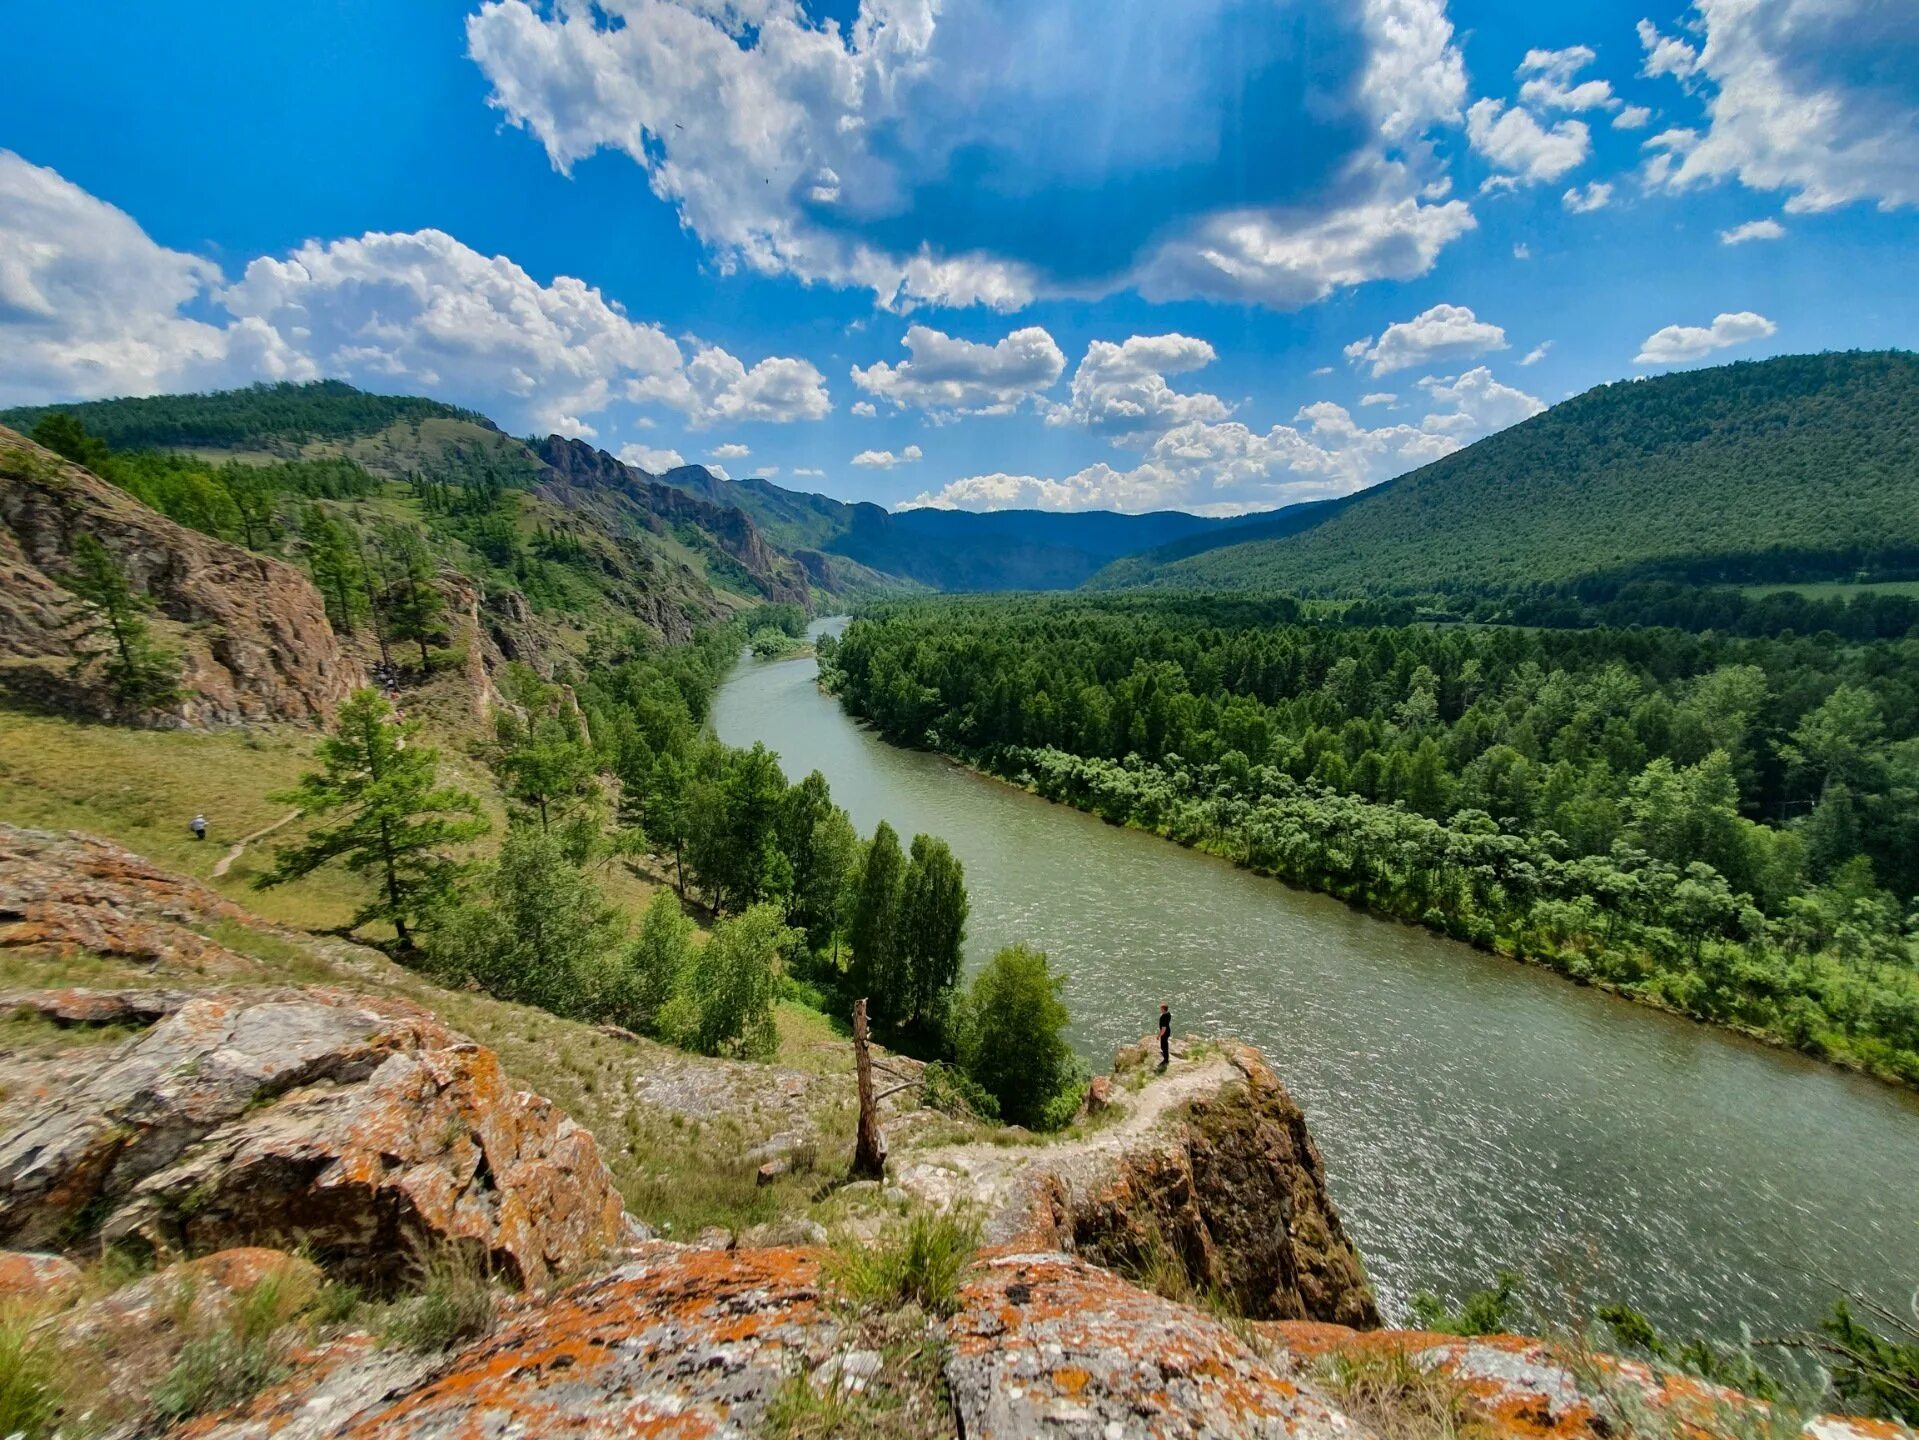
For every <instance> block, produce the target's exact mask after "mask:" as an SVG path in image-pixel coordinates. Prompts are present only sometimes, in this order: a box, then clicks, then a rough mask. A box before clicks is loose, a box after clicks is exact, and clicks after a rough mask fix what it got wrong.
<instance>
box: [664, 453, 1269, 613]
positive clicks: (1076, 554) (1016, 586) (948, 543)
mask: <svg viewBox="0 0 1919 1440" xmlns="http://www.w3.org/2000/svg"><path fill="white" fill-rule="evenodd" d="M658 478H659V479H660V480H661V481H663V482H664V483H666V484H668V485H674V486H677V487H679V488H680V489H683V490H687V491H690V492H692V493H693V494H696V495H699V496H701V497H703V498H706V499H709V500H711V501H713V502H714V503H716V504H732V505H737V506H738V507H739V508H740V509H742V510H744V511H746V513H747V514H749V515H751V516H752V517H753V519H754V521H755V522H756V523H758V524H759V526H760V527H761V529H763V530H764V531H765V532H766V534H767V536H768V537H769V538H771V539H772V540H773V541H774V542H775V543H776V544H779V545H782V546H785V547H787V548H789V549H791V550H794V551H795V552H796V553H797V552H800V551H813V552H817V553H819V554H821V555H823V556H827V557H838V558H841V559H845V560H852V561H856V562H858V563H859V564H860V565H861V566H863V567H866V568H867V569H868V570H870V571H875V572H879V573H881V574H883V575H891V576H896V577H899V578H900V579H904V580H911V581H914V582H916V583H918V584H921V585H925V586H929V587H931V588H933V589H935V590H1070V589H1072V588H1074V587H1076V586H1078V585H1081V584H1083V583H1085V582H1086V581H1087V580H1089V579H1090V578H1091V577H1092V576H1093V575H1094V574H1095V573H1097V572H1098V571H1100V570H1101V569H1102V568H1104V567H1105V566H1106V565H1107V564H1109V563H1110V562H1112V561H1114V560H1116V559H1120V558H1121V557H1124V556H1128V555H1136V554H1138V553H1140V552H1141V551H1147V550H1152V549H1154V548H1155V547H1157V546H1161V545H1165V544H1167V543H1169V542H1178V541H1183V540H1193V541H1198V540H1199V539H1200V538H1201V537H1204V538H1205V540H1206V541H1207V542H1208V543H1226V542H1225V541H1224V540H1222V539H1220V538H1219V537H1224V536H1228V535H1236V534H1237V533H1238V532H1239V531H1240V530H1241V529H1242V528H1243V527H1250V526H1252V525H1253V523H1254V522H1256V521H1259V520H1263V519H1266V518H1267V517H1265V516H1237V517H1234V518H1232V519H1225V520H1216V519H1209V518H1207V517H1205V516H1201V515H1188V514H1186V513H1184V512H1183V511H1178V510H1161V511H1155V512H1153V513H1151V514H1146V515H1121V514H1118V513H1116V512H1113V511H1107V510H1094V511H1079V512H1072V513H1065V512H1058V511H1051V510H994V511H988V512H985V513H979V512H975V511H970V510H933V509H921V510H902V511H897V512H896V511H889V510H886V509H883V508H882V507H880V506H878V505H871V504H866V503H853V504H849V503H847V502H846V501H843V500H835V499H833V498H832V497H830V496H827V495H813V494H807V493H804V492H801V491H795V490H787V489H784V488H783V487H781V486H778V485H775V484H773V483H772V482H771V481H770V480H764V479H759V478H750V479H743V480H721V479H720V478H719V477H717V476H716V475H714V474H713V473H712V472H711V471H710V470H708V469H706V468H705V467H704V466H701V465H685V466H681V467H680V468H679V469H676V470H669V471H667V472H666V473H665V474H663V475H661V476H659V477H658Z"/></svg>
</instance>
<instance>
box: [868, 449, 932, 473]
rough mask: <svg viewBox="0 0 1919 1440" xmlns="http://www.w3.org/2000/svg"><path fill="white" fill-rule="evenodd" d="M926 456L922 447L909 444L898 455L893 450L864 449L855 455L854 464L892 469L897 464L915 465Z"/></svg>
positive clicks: (879, 468) (871, 467)
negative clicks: (922, 451) (921, 452)
mask: <svg viewBox="0 0 1919 1440" xmlns="http://www.w3.org/2000/svg"><path fill="white" fill-rule="evenodd" d="M923 458H924V457H923V456H922V455H921V454H920V447H919V446H917V445H908V446H907V447H906V448H905V449H904V450H902V451H900V452H899V453H898V454H897V455H896V454H894V453H893V452H892V451H891V450H862V451H860V453H859V454H857V455H855V456H854V457H853V464H855V465H859V466H862V467H864V468H866V469H869V470H891V469H892V468H893V467H894V466H896V465H914V464H917V463H918V462H919V461H920V460H921V459H923Z"/></svg>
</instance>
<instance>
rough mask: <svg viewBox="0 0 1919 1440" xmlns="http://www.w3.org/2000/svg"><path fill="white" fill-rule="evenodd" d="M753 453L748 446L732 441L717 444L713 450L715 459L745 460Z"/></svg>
mask: <svg viewBox="0 0 1919 1440" xmlns="http://www.w3.org/2000/svg"><path fill="white" fill-rule="evenodd" d="M752 453H753V452H752V450H751V449H750V448H748V447H747V446H745V445H739V444H734V443H731V442H729V443H728V444H725V445H715V446H714V447H713V450H712V455H713V458H714V459H715V460H744V459H745V458H746V457H747V456H748V455H751V454H752Z"/></svg>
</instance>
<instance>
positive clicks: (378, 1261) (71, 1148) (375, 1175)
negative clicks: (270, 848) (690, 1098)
mask: <svg viewBox="0 0 1919 1440" xmlns="http://www.w3.org/2000/svg"><path fill="white" fill-rule="evenodd" d="M96 1233H97V1234H98V1235H99V1236H101V1237H103V1238H105V1239H107V1240H109V1241H115V1240H118V1241H126V1240H138V1241H141V1242H144V1244H145V1245H147V1246H149V1247H151V1248H152V1249H153V1250H154V1251H155V1252H157V1253H158V1254H160V1255H161V1256H163V1257H165V1256H173V1255H197V1254H204V1253H206V1252H209V1251H213V1250H221V1249H226V1248H229V1247H231V1246H236V1245H257V1244H268V1245H279V1246H284V1247H287V1248H301V1247H304V1248H305V1249H306V1250H308V1251H310V1252H311V1253H313V1254H314V1255H316V1256H317V1257H319V1258H321V1259H322V1260H323V1261H324V1262H325V1263H326V1264H327V1266H328V1268H329V1269H332V1270H335V1271H338V1272H340V1273H343V1274H347V1275H350V1276H353V1277H355V1278H358V1279H363V1280H367V1281H371V1282H374V1283H385V1282H389V1281H391V1280H394V1279H397V1278H399V1276H400V1275H401V1273H402V1272H403V1271H404V1269H405V1267H407V1266H408V1265H409V1264H410V1263H411V1262H412V1260H413V1258H414V1256H415V1254H416V1253H417V1252H418V1251H419V1250H420V1249H421V1248H422V1247H430V1246H433V1245H438V1244H447V1243H456V1242H457V1243H462V1244H465V1245H468V1246H471V1247H473V1248H474V1249H476V1250H478V1251H480V1252H482V1253H483V1254H484V1255H485V1256H487V1257H488V1258H489V1259H490V1260H491V1262H492V1263H493V1264H494V1265H496V1266H497V1267H498V1268H500V1269H501V1270H503V1271H504V1272H505V1273H507V1274H508V1275H510V1276H511V1277H512V1278H513V1279H515V1280H516V1281H519V1282H521V1283H539V1282H543V1281H545V1280H546V1279H547V1278H548V1277H549V1276H551V1275H564V1274H567V1273H569V1272H573V1271H577V1270H578V1269H579V1268H581V1266H583V1265H584V1264H586V1263H587V1262H588V1261H589V1260H591V1259H592V1258H594V1257H596V1256H598V1255H599V1254H601V1253H602V1252H604V1251H605V1250H606V1249H607V1248H608V1247H609V1246H611V1245H613V1244H615V1243H617V1242H618V1241H619V1240H620V1239H621V1238H622V1237H623V1235H624V1233H625V1230H624V1221H623V1213H622V1206H621V1202H620V1197H619V1194H618V1192H617V1191H616V1190H615V1188H614V1185H613V1180H612V1177H611V1175H610V1174H609V1172H608V1171H607V1169H606V1166H605V1164H604V1163H603V1162H602V1161H601V1158H600V1155H599V1151H598V1148H597V1146H596V1145H595V1144H594V1141H593V1137H592V1136H591V1135H589V1134H588V1133H587V1132H586V1131H585V1130H582V1129H581V1128H580V1127H579V1126H577V1125H575V1124H574V1123H573V1122H572V1121H571V1120H569V1119H567V1118H566V1117H565V1116H563V1115H561V1114H560V1113H559V1112H558V1110H557V1109H555V1107H554V1106H553V1105H552V1104H551V1103H550V1102H549V1101H547V1100H545V1099H543V1098H542V1097H540V1096H537V1095H531V1094H527V1093H525V1092H518V1091H515V1090H514V1089H513V1088H512V1087H511V1086H510V1085H509V1083H508V1082H507V1079H506V1076H505V1075H504V1073H503V1072H502V1070H501V1068H500V1063H499V1060H498V1058H497V1057H496V1056H495V1055H494V1054H493V1052H492V1051H490V1050H486V1049H484V1048H482V1047H480V1046H478V1045H474V1044H472V1043H471V1042H470V1041H467V1040H465V1039H463V1038H462V1037H460V1036H457V1035H455V1034H454V1033H453V1032H451V1031H450V1030H448V1029H447V1028H446V1027H445V1026H444V1025H442V1024H441V1023H440V1022H439V1021H438V1020H437V1019H435V1018H434V1017H433V1016H432V1015H431V1014H430V1013H429V1012H427V1011H425V1010H423V1009H421V1008H419V1007H418V1006H415V1005H412V1004H409V1003H407V1002H405V1001H399V1000H392V999H376V998H370V997H365V996H356V995H353V994H350V993H348V992H345V991H340V990H334V989H328V988H324V987H314V988H309V989H304V990H288V991H281V992H266V993H258V994H256V993H242V994H225V995H222V994H216V995H208V996H202V997H199V998H194V999H190V1000H187V1001H185V1002H184V1003H182V1004H181V1005H180V1006H179V1007H178V1008H177V1009H175V1010H173V1011H172V1013H170V1014H167V1015H166V1016H165V1017H164V1018H162V1019H161V1020H159V1022H158V1023H156V1024H155V1025H154V1026H153V1027H152V1028H151V1029H150V1030H148V1031H147V1032H146V1033H145V1034H143V1035H140V1036H139V1037H137V1038H136V1039H134V1040H132V1041H130V1042H128V1043H127V1044H126V1045H125V1046H123V1047H122V1048H121V1049H120V1050H118V1051H117V1052H116V1053H114V1054H113V1055H112V1056H110V1057H109V1058H108V1059H107V1060H106V1061H105V1063H103V1064H102V1065H101V1066H100V1068H98V1069H97V1070H96V1071H95V1072H93V1073H92V1074H90V1075H87V1076H85V1077H83V1078H82V1079H80V1080H78V1081H77V1082H76V1083H74V1084H72V1085H71V1086H69V1087H68V1088H66V1089H65V1090H64V1091H61V1092H60V1093H57V1094H55V1095H53V1096H51V1097H49V1099H48V1100H47V1102H46V1103H44V1104H42V1105H40V1106H38V1107H36V1109H35V1111H34V1113H33V1114H32V1115H31V1116H30V1117H29V1118H27V1119H26V1120H25V1121H24V1122H23V1123H21V1124H20V1125H18V1126H17V1127H16V1128H15V1129H14V1130H13V1131H12V1132H10V1133H8V1134H6V1135H4V1136H0V1241H4V1242H5V1243H9V1244H13V1245H18V1246H28V1247H36V1246H48V1245H53V1244H55V1243H68V1244H71V1243H76V1242H79V1241H83V1240H86V1239H88V1238H89V1237H91V1236H93V1235H94V1234H96Z"/></svg>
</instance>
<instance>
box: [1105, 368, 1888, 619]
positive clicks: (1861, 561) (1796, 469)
mask: <svg viewBox="0 0 1919 1440" xmlns="http://www.w3.org/2000/svg"><path fill="white" fill-rule="evenodd" d="M1287 513H1290V512H1281V514H1282V515H1285V514H1287ZM1275 524H1276V525H1279V526H1280V527H1281V528H1283V522H1281V521H1275ZM1914 566H1919V356H1915V355H1913V354H1911V353H1909V352H1906V351H1870V352H1849V353H1834V354H1823V355H1796V356H1782V357H1779V358H1776V359H1770V360H1759V361H1746V362H1741V363H1739V364H1734V365H1722V366H1715V367H1711V368H1707V369H1700V370H1689V371H1682V372H1679V373H1676V374H1670V375H1661V376H1657V377H1655V378H1651V379H1643V380H1624V381H1618V382H1615V383H1613V384H1609V385H1601V386H1599V387H1597V388H1595V389H1593V390H1589V391H1587V392H1585V393H1584V394H1582V395H1578V396H1575V397H1574V398H1572V399H1570V400H1566V401H1562V402H1561V403H1560V404H1558V405H1555V406H1553V407H1552V408H1551V409H1550V410H1547V411H1546V412H1545V413H1544V414H1541V415H1537V416H1535V417H1533V418H1532V419H1530V420H1527V421H1524V422H1523V423H1521V424H1519V425H1515V426H1513V427H1512V428H1511V429H1509V430H1503V431H1501V432H1499V433H1498V434H1496V435H1492V436H1488V437H1487V438H1486V439H1484V440H1481V441H1479V442H1478V443H1477V444H1474V445H1471V446H1469V447H1467V448H1466V449H1464V450H1461V451H1459V452H1458V453H1456V454H1453V455H1449V456H1447V457H1446V458H1445V459H1443V460H1438V461H1435V462H1434V463H1433V464H1430V465H1427V466H1424V467H1422V468H1421V469H1419V470H1415V471H1413V472H1411V473H1410V474H1407V475H1402V476H1401V477H1399V478H1398V479H1397V480H1393V481H1389V482H1388V483H1386V484H1384V485H1380V486H1377V487H1375V488H1374V489H1371V490H1367V491H1363V492H1361V493H1360V494H1359V495H1357V496H1355V497H1352V499H1351V500H1350V502H1349V503H1346V504H1345V505H1344V506H1343V508H1341V509H1340V510H1339V511H1338V512H1337V513H1335V514H1332V515H1330V516H1328V517H1325V518H1324V520H1323V523H1320V524H1318V525H1315V526H1314V527H1312V528H1311V529H1309V530H1306V531H1304V532H1302V533H1298V534H1291V535H1285V536H1281V537H1276V538H1262V539H1256V540H1252V541H1249V542H1247V543H1244V544H1232V545H1228V546H1224V547H1218V548H1211V549H1208V550H1207V551H1205V552H1204V553H1200V554H1192V555H1185V556H1181V555H1176V554H1175V555H1166V556H1161V557H1151V556H1142V557H1140V558H1139V559H1138V560H1136V561H1134V562H1130V563H1128V564H1125V565H1121V566H1116V567H1115V568H1114V570H1113V571H1112V572H1109V574H1108V576H1106V577H1103V579H1102V581H1101V583H1116V584H1148V585H1163V586H1182V587H1190V588H1252V589H1273V590H1298V591H1303V592H1307V593H1327V594H1350V593H1359V592H1377V593H1400V594H1419V593H1433V592H1465V591H1472V590H1488V589H1500V588H1506V589H1510V588H1515V587H1526V586H1535V585H1550V584H1567V583H1571V582H1575V581H1580V580H1582V579H1588V578H1610V579H1631V578H1670V579H1678V580H1686V581H1694V582H1710V581H1731V582H1740V583H1744V582H1760V581H1766V580H1774V579H1777V580H1806V579H1827V578H1834V579H1843V578H1850V577H1851V576H1853V575H1855V574H1856V573H1858V572H1860V571H1862V570H1863V571H1865V572H1866V573H1868V574H1877V573H1885V572H1890V571H1903V570H1905V569H1910V568H1912V567H1914Z"/></svg>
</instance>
